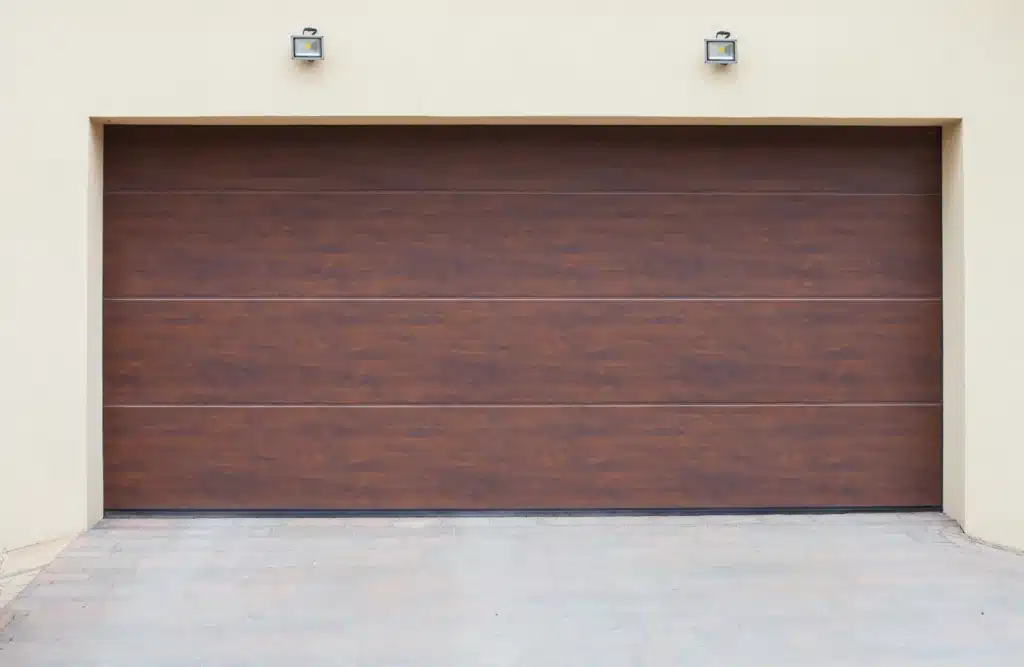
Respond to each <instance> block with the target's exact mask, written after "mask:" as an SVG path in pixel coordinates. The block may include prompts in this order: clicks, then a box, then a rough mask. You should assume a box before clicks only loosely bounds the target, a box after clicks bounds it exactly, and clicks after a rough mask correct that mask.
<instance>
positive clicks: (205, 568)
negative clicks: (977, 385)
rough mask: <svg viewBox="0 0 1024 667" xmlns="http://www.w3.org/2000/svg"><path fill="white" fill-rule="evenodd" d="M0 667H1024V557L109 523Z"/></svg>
mask: <svg viewBox="0 0 1024 667" xmlns="http://www.w3.org/2000/svg"><path fill="white" fill-rule="evenodd" d="M6 612H7V619H8V620H7V622H6V625H5V627H4V628H2V629H0V665H2V666H3V667H8V666H11V667H43V666H47V667H49V666H60V667H68V666H73V667H90V666H100V665H102V666H105V667H122V666H123V667H138V666H140V665H145V666H146V667H161V666H165V665H166V666H172V665H173V666H185V665H202V666H204V667H208V666H222V665H223V666H234V665H238V666H239V667H241V666H243V665H244V666H246V667H254V666H262V665H287V666H289V667H299V666H301V667H312V666H319V665H332V666H334V665H356V666H367V667H371V666H385V665H387V666H392V665H394V666H404V665H410V666H411V665H417V666H426V667H435V666H436V667H463V666H465V667H470V666H472V667H481V666H511V665H528V666H530V667H549V666H550V667H556V666H562V665H564V666H572V667H579V666H587V667H591V666H592V667H603V666H605V665H607V666H612V665H614V666H616V667H620V666H627V665H643V666H651V667H660V666H662V665H664V666H668V665H672V666H673V667H676V666H680V665H715V666H724V665H756V666H757V667H772V666H775V665H778V666H783V665H784V666H786V667H801V666H808V667H810V666H812V665H813V666H814V667H821V666H825V665H851V666H852V665H857V666H864V665H870V666H871V667H885V666H890V665H891V666H893V667H897V666H898V667H913V666H916V665H949V666H956V667H986V666H988V665H1007V666H1011V665H1012V666H1020V665H1024V556H1020V555H1017V554H1014V553H1010V552H1006V551H1000V550H998V549H994V548H991V547H987V546H984V545H980V544H976V543H973V542H971V541H969V540H967V539H966V538H965V537H964V536H963V534H962V533H961V531H960V529H959V528H958V527H957V526H956V524H954V523H953V522H952V521H950V520H949V519H947V518H945V517H944V516H942V515H940V514H864V515H853V514H848V515H832V516H760V517H730V516H718V517H714V516H712V517H708V516H704V517H691V516H683V517H621V516H620V517H615V516H612V517H558V518H555V517H551V518H545V517H525V518H518V517H507V518H506V517H502V518H477V517H473V518H422V519H421V518H410V519H338V518H324V519H320V518H304V519H276V518H268V519H249V518H216V519H212V518H207V519H203V518H170V519H162V518H124V519H108V520H105V521H103V522H102V523H101V524H100V525H99V526H98V527H97V528H95V529H94V530H91V531H89V532H88V533H85V534H83V535H82V536H81V537H79V538H78V539H77V540H75V541H74V542H73V543H72V544H71V545H70V546H69V547H68V548H67V549H66V550H65V551H64V552H63V553H62V554H61V555H60V556H59V557H57V559H56V560H55V561H54V562H53V563H52V564H50V565H49V566H48V567H47V568H46V569H45V570H43V572H42V573H41V574H40V575H39V576H38V577H36V578H35V580H34V581H32V582H31V583H30V584H29V585H28V587H27V588H26V589H25V590H24V591H23V592H22V593H21V594H20V595H19V596H18V597H17V598H16V599H15V600H14V601H13V602H11V603H10V604H9V605H8V607H7V609H6Z"/></svg>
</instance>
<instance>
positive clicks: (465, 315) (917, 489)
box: [104, 127, 941, 510]
mask: <svg viewBox="0 0 1024 667" xmlns="http://www.w3.org/2000/svg"><path fill="white" fill-rule="evenodd" d="M939 154H940V148H939V134H938V132H937V130H935V129H921V128H780V127H774V128H770V127H763V128H725V127H720V128H707V127H703V128H701V127H675V128H671V127H648V128H627V127H420V128H414V127H333V128H325V127H317V128H314V127H305V128H301V127H279V128H223V127H222V128H216V127H207V128H166V127H117V128H111V129H110V130H109V131H108V134H107V142H106V162H107V168H106V198H105V221H106V222H105V267H106V276H105V290H106V291H105V295H106V299H105V334H104V335H105V382H106V386H105V406H106V408H105V415H104V418H105V449H104V452H105V473H106V504H107V507H108V508H110V509H167V508H177V509H238V508H245V509H272V508H277V509H339V510H344V509H391V510H401V509H527V508H533V509H540V508H597V509H601V508H754V507H827V506H832V507H834V506H847V507H863V506H931V505H937V504H939V503H940V500H941V498H940V491H941V489H940V478H941V475H940V453H941V405H940V401H941V391H940V367H941V342H940V337H941V332H940V324H941V301H940V294H941V290H940V272H941V261H940V255H941V252H940V196H939V189H940V173H939V162H940V155H939Z"/></svg>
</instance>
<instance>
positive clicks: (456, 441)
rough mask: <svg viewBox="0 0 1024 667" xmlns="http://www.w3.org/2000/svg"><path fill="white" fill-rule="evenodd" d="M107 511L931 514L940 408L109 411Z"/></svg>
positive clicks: (936, 489)
mask: <svg viewBox="0 0 1024 667" xmlns="http://www.w3.org/2000/svg"><path fill="white" fill-rule="evenodd" d="M104 419H105V423H106V429H107V431H106V432H107V443H106V459H105V474H106V479H107V486H106V506H107V507H108V508H110V509H140V508H142V509H181V508H186V509H187V508H193V509H202V508H207V509H209V508H217V509H271V508H279V509H280V508H284V509H334V510H341V509H392V510H402V509H467V510H468V509H563V508H570V509H571V508H644V509H652V508H704V507H708V508H710V507H715V508H754V507H803V506H816V507H836V506H846V507H866V506H873V505H889V506H936V505H939V504H940V503H941V489H940V484H939V480H940V478H941V467H940V464H939V461H940V457H939V453H940V448H941V428H942V416H941V409H940V408H938V407H875V408H850V407H750V408H553V409H543V408H509V409H494V408H490V409H488V408H406V409H387V408H365V409H360V408H355V409H331V408H278V409H271V410H251V409H183V408H179V409H108V410H106V412H105V417H104Z"/></svg>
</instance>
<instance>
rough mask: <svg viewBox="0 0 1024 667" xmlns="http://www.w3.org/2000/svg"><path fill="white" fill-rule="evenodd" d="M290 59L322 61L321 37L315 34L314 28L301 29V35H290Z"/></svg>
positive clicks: (322, 44)
mask: <svg viewBox="0 0 1024 667" xmlns="http://www.w3.org/2000/svg"><path fill="white" fill-rule="evenodd" d="M292 58H293V59H295V60H323V59H324V38H323V35H318V34H316V28H303V30H302V34H301V35H292Z"/></svg>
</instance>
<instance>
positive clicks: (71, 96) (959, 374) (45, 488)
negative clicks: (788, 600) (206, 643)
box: [0, 0, 1024, 548]
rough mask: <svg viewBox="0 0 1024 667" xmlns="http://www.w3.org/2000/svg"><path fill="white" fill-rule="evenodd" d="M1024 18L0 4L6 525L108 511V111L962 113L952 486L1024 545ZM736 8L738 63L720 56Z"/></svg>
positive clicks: (933, 117) (717, 6)
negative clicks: (309, 40) (312, 57)
mask: <svg viewBox="0 0 1024 667" xmlns="http://www.w3.org/2000/svg"><path fill="white" fill-rule="evenodd" d="M307 25H312V26H316V27H317V28H319V29H320V31H321V32H322V34H324V35H325V37H326V45H325V52H326V56H327V59H326V60H325V61H323V62H321V63H318V64H316V65H313V66H308V65H303V64H300V63H295V62H293V61H292V60H291V59H290V58H289V53H288V35H289V34H291V33H292V32H294V31H297V30H300V29H301V28H302V27H304V26H307ZM1021 25H1024V2H1020V0H971V1H970V2H964V1H963V0H856V1H855V0H843V1H842V2H840V1H838V0H773V1H772V2H764V1H763V0H732V2H729V3H712V2H707V1H706V0H614V1H613V0H518V2H515V3H500V4H499V3H483V2H479V1H473V0H306V1H305V2H291V3H290V2H279V1H277V0H177V1H175V2H135V1H132V0H93V2H88V3H82V2H77V1H75V0H31V1H29V0H9V1H7V2H2V3H0V188H2V197H0V547H4V546H6V547H12V546H17V545H22V544H27V543H31V542H36V541H40V540H44V539H48V538H52V537H56V536H59V535H62V534H65V533H69V532H73V531H77V530H81V529H83V528H85V527H86V526H88V525H89V524H90V523H91V522H93V521H95V520H96V519H97V518H99V516H100V515H101V513H102V479H101V477H102V458H101V456H102V431H101V417H102V415H101V412H100V409H99V406H100V405H101V400H102V399H101V390H102V388H101V377H100V370H101V359H100V351H101V340H102V338H101V335H102V332H101V317H100V315H101V280H100V275H101V274H100V270H101V255H100V250H101V247H102V233H101V232H102V200H101V197H100V192H101V189H102V183H101V179H102V170H101V165H102V140H101V135H102V124H103V123H105V122H111V121H116V120H118V119H121V120H123V119H135V120H154V121H155V120H160V119H163V120H174V121H178V122H197V121H207V122H208V121H212V120H215V119H220V121H221V122H224V120H225V119H233V120H234V121H236V122H256V123H262V122H286V121H287V122H354V121H360V120H361V121H374V122H459V121H462V120H465V119H506V120H508V119H516V120H518V121H530V122H538V121H543V120H545V119H548V120H552V119H554V120H561V121H570V120H571V121H574V122H600V121H602V120H605V119H618V120H626V121H628V122H636V123H645V122H779V121H787V120H789V121H793V120H796V121H801V122H824V121H828V122H873V123H877V122H908V121H910V122H913V121H919V122H947V121H949V124H950V127H949V129H948V130H947V132H946V141H945V145H946V165H945V172H946V186H945V195H946V201H945V212H944V225H945V267H946V276H945V297H946V316H945V336H946V369H945V370H946V372H945V402H946V433H945V451H946V453H945V457H944V462H945V489H946V501H945V502H946V510H947V512H949V513H950V514H951V515H952V516H954V517H955V518H956V519H958V520H959V521H961V523H962V524H963V525H964V526H965V528H966V530H967V531H968V532H970V533H971V534H973V535H976V536H978V537H980V538H983V539H986V540H989V541H992V542H997V543H1000V544H1006V545H1012V546H1016V547H1020V548H1024V420H1022V419H1020V418H1019V417H1018V414H1017V413H1018V401H1019V397H1020V393H1019V392H1018V386H1019V378H1021V377H1024V345H1022V343H1024V313H1022V306H1020V299H1019V298H1018V297H1017V289H1018V286H1020V285H1024V220H1022V219H1021V217H1022V216H1021V214H1020V212H1019V209H1018V202H1019V201H1020V200H1021V197H1020V191H1021V185H1020V182H1021V180H1022V178H1024V171H1022V170H1021V168H1020V167H1019V164H1020V157H1019V156H1020V155H1021V154H1022V153H1024V130H1022V125H1021V123H1020V118H1021V117H1022V112H1024V77H1022V75H1021V72H1022V71H1024V39H1021V38H1020V26H1021ZM719 29H728V30H731V31H732V32H733V34H734V35H735V36H736V37H737V38H738V39H739V40H740V41H739V48H738V52H739V56H740V59H741V61H740V63H739V64H738V65H736V66H735V67H729V68H712V67H709V66H707V65H705V64H704V63H703V59H702V48H703V42H702V40H703V39H704V38H705V37H708V36H711V35H712V34H713V33H714V32H715V31H716V30H719ZM960 120H962V122H958V121H960ZM93 121H96V122H95V123H94V122H93Z"/></svg>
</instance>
